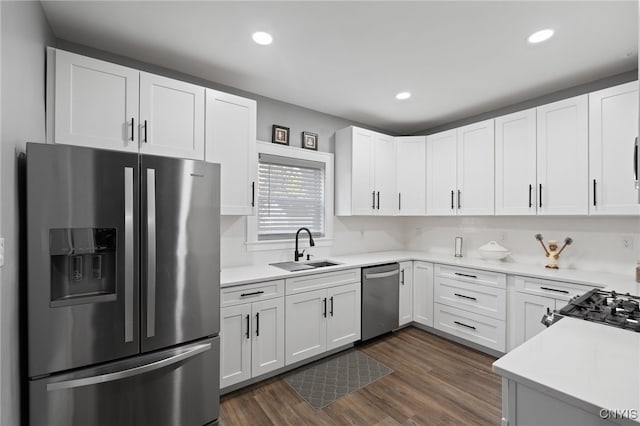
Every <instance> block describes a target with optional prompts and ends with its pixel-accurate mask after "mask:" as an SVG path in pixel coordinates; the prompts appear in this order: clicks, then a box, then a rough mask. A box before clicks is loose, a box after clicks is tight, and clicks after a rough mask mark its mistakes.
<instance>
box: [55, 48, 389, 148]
mask: <svg viewBox="0 0 640 426" xmlns="http://www.w3.org/2000/svg"><path fill="white" fill-rule="evenodd" d="M56 47H58V48H60V49H63V50H68V51H70V52H75V53H79V54H82V55H86V56H91V57H94V58H97V59H102V60H104V61H109V62H114V63H117V64H120V65H124V66H128V67H131V68H136V69H139V70H142V71H146V72H150V73H154V74H158V75H163V76H165V77H170V78H175V79H177V80H182V81H188V82H190V83H194V84H198V85H200V86H204V87H209V88H212V89H216V90H220V91H223V92H226V93H232V94H234V95H238V96H243V97H246V98H250V99H255V100H256V101H257V103H258V128H257V133H258V140H262V141H266V142H271V126H272V125H273V124H279V125H281V126H284V127H289V128H290V129H291V130H290V137H289V145H291V146H297V147H299V146H301V141H302V137H301V134H302V132H303V131H307V132H312V133H317V134H318V149H319V150H320V151H324V152H334V149H333V147H334V139H333V134H334V133H335V131H336V130H339V129H342V128H344V127H347V126H351V125H355V126H359V127H364V128H368V129H371V130H377V131H380V132H383V133H387V134H393V133H391V132H389V131H386V130H384V129H379V128H375V127H371V126H369V125H364V124H361V123H356V122H352V121H348V120H345V119H343V118H340V117H336V116H334V115H329V114H324V113H321V112H318V111H314V110H311V109H308V108H303V107H300V106H297V105H293V104H289V103H286V102H282V101H278V100H276V99H271V98H266V97H264V96H260V95H257V94H255V93H250V92H245V91H243V90H239V89H236V88H233V87H229V86H224V85H222V84H219V83H216V82H213V81H209V80H204V79H201V78H198V77H194V76H191V75H188V74H183V73H181V72H178V71H175V70H170V69H167V68H163V67H160V66H157V65H152V64H148V63H145V62H140V61H138V60H136V59H132V58H128V57H124V56H120V55H116V54H113V53H110V52H105V51H102V50H97V49H94V48H91V47H87V46H83V45H79V44H76V43H72V42H69V41H66V40H61V39H58V40H57V41H56Z"/></svg>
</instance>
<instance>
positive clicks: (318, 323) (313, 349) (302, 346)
mask: <svg viewBox="0 0 640 426" xmlns="http://www.w3.org/2000/svg"><path fill="white" fill-rule="evenodd" d="M285 299H286V300H285V304H286V311H287V321H286V325H285V342H286V343H285V350H286V356H285V363H286V365H289V364H293V363H294V362H298V361H302V360H303V359H306V358H309V357H312V356H314V355H318V354H321V353H322V352H324V351H325V350H326V347H327V341H326V339H327V330H326V326H327V320H326V316H327V309H328V307H327V291H326V290H316V291H309V292H306V293H299V294H294V295H291V296H286V298H285Z"/></svg>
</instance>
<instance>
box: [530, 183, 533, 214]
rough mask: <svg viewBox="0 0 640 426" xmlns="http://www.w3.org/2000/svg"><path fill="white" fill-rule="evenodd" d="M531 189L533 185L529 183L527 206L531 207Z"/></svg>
mask: <svg viewBox="0 0 640 426" xmlns="http://www.w3.org/2000/svg"><path fill="white" fill-rule="evenodd" d="M532 190H533V185H531V184H529V208H531V207H533V204H531V191H532Z"/></svg>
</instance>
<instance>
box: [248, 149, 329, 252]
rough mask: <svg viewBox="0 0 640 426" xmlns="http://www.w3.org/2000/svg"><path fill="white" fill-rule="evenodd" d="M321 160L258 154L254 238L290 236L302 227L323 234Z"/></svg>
mask: <svg viewBox="0 0 640 426" xmlns="http://www.w3.org/2000/svg"><path fill="white" fill-rule="evenodd" d="M324 167H325V165H324V163H320V162H315V161H309V160H301V159H296V158H289V157H280V156H276V155H270V154H260V157H259V168H258V180H259V185H258V239H259V240H274V239H288V238H294V237H295V234H296V231H297V230H298V229H300V228H302V227H306V228H309V230H310V231H311V233H312V234H313V236H314V237H316V236H317V237H323V236H324V232H325V231H324V223H325V217H324V212H325V208H324V183H325V176H324V174H325V170H324Z"/></svg>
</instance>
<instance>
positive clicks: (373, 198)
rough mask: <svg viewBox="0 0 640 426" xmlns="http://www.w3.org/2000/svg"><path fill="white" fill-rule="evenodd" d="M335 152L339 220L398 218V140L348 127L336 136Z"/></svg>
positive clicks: (337, 214) (336, 204) (336, 208)
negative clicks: (356, 217) (347, 218)
mask: <svg viewBox="0 0 640 426" xmlns="http://www.w3.org/2000/svg"><path fill="white" fill-rule="evenodd" d="M335 152H336V156H335V165H336V172H335V188H336V189H335V194H336V203H335V213H336V216H351V215H353V216H366V215H387V216H391V215H395V214H396V213H397V211H398V194H397V183H396V179H397V176H396V173H397V172H396V146H395V139H394V138H393V137H391V136H387V135H383V134H381V133H377V132H373V131H371V130H366V129H361V128H358V127H353V126H352V127H347V128H345V129H342V130H339V131H337V132H336V142H335Z"/></svg>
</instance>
